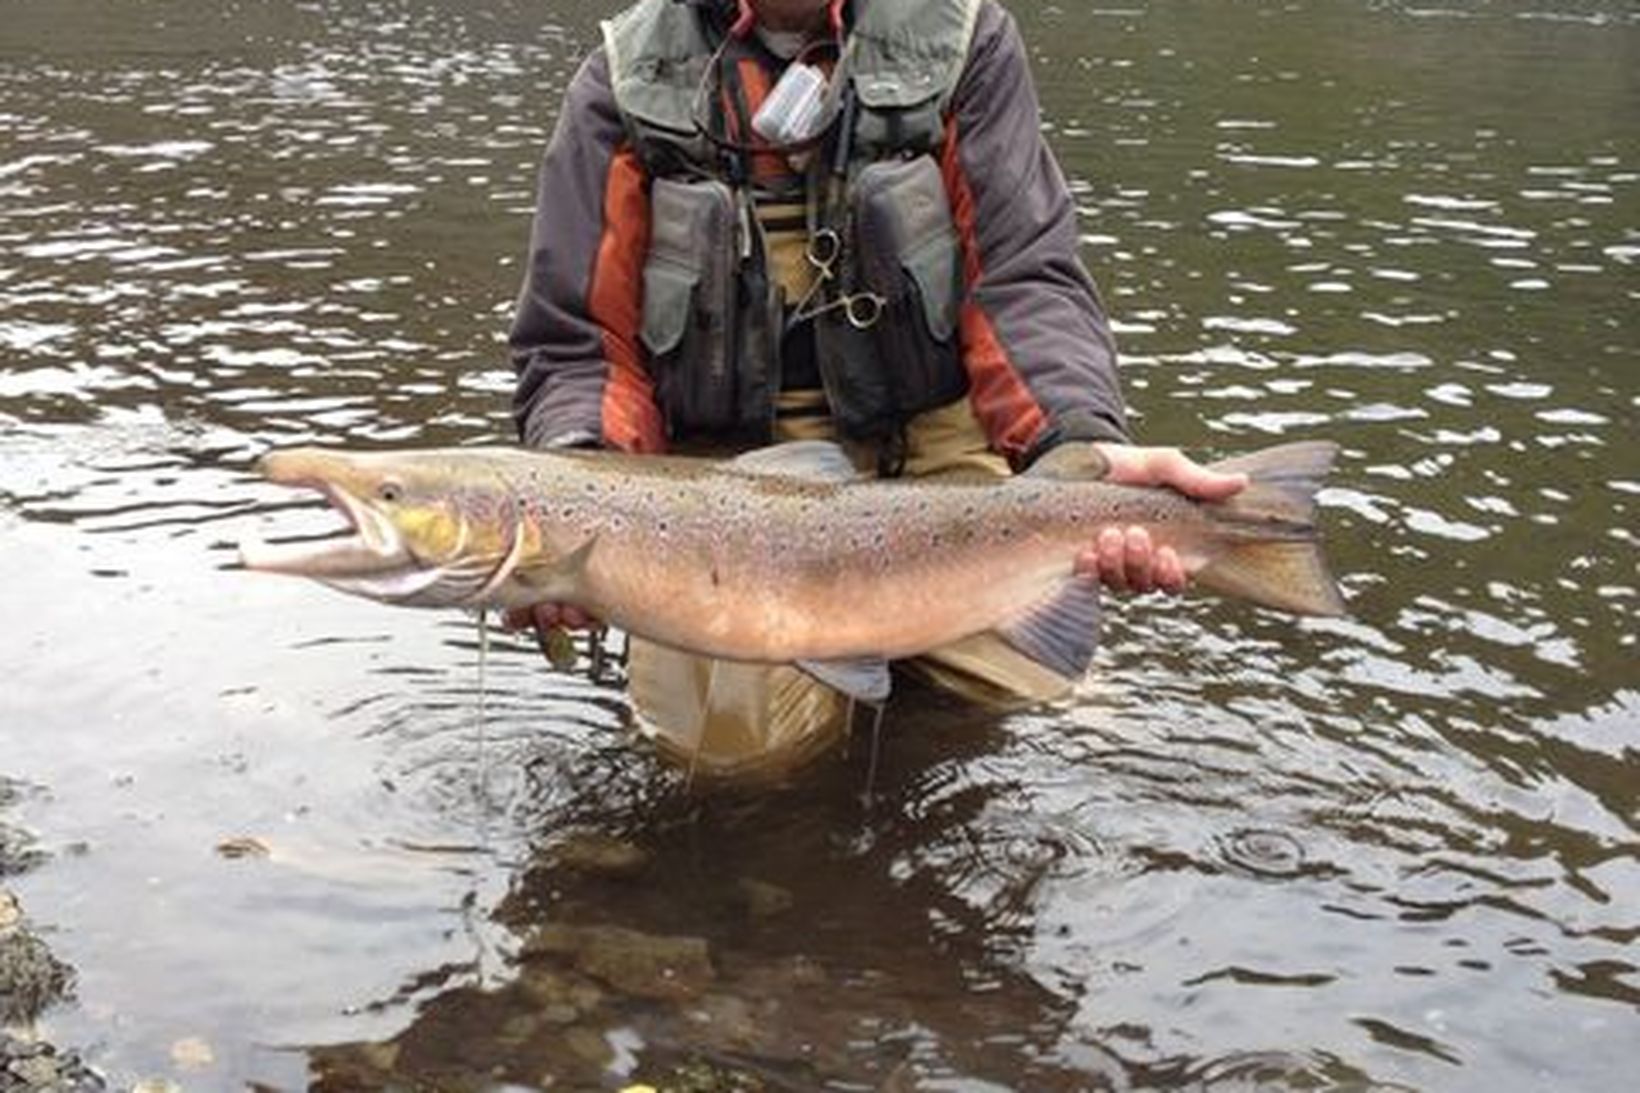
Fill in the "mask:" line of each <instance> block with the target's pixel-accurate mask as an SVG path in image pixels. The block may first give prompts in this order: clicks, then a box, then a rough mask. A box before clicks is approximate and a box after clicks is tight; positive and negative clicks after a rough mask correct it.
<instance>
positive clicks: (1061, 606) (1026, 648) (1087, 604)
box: [997, 577, 1099, 680]
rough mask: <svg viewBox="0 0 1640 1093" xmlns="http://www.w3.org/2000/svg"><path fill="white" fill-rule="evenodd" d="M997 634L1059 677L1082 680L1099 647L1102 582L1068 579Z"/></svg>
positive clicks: (1010, 621) (1076, 578)
mask: <svg viewBox="0 0 1640 1093" xmlns="http://www.w3.org/2000/svg"><path fill="white" fill-rule="evenodd" d="M997 633H998V634H1000V635H1001V636H1002V640H1004V641H1006V642H1007V643H1008V644H1009V645H1012V646H1013V647H1014V648H1015V649H1018V650H1019V651H1020V652H1021V653H1024V654H1025V655H1026V656H1028V657H1030V658H1031V659H1032V660H1034V661H1036V662H1037V663H1038V664H1040V665H1042V666H1043V667H1044V668H1047V669H1048V670H1049V671H1051V672H1053V673H1055V674H1056V675H1061V676H1064V677H1065V678H1066V679H1071V680H1076V679H1081V678H1082V674H1083V673H1084V672H1086V671H1087V670H1088V662H1089V661H1091V660H1092V659H1093V650H1094V647H1095V646H1097V645H1098V644H1099V582H1098V581H1097V580H1095V579H1094V578H1092V577H1069V578H1066V580H1065V581H1064V582H1063V583H1062V584H1060V586H1059V587H1058V588H1056V589H1055V590H1054V592H1053V594H1052V595H1051V596H1049V597H1047V598H1046V599H1044V600H1042V601H1041V602H1040V603H1035V604H1032V605H1031V606H1030V607H1028V608H1026V609H1025V610H1024V611H1022V612H1020V613H1019V614H1018V615H1016V616H1015V617H1014V618H1012V619H1010V620H1009V621H1008V622H1007V623H1005V624H1004V625H1002V626H999V627H997Z"/></svg>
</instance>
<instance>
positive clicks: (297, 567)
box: [239, 480, 415, 580]
mask: <svg viewBox="0 0 1640 1093" xmlns="http://www.w3.org/2000/svg"><path fill="white" fill-rule="evenodd" d="M281 485H288V486H296V487H306V488H309V489H316V490H318V491H319V492H321V493H323V494H324V495H325V498H326V499H327V500H328V501H329V502H330V504H331V506H332V507H333V508H334V509H335V510H336V511H337V512H339V513H340V514H341V515H342V517H343V518H344V519H345V520H346V521H347V523H348V526H349V528H350V529H351V530H352V534H351V535H345V536H341V537H337V538H329V539H312V540H306V541H303V542H291V543H270V542H267V541H266V540H264V539H261V538H260V537H258V536H254V535H252V536H247V537H246V538H245V539H243V540H241V541H240V544H239V560H240V563H241V564H243V565H244V566H245V568H247V569H255V570H260V571H262V572H264V573H286V574H290V575H292V576H297V577H316V578H318V579H320V580H329V579H342V580H345V579H348V578H361V577H371V576H379V575H385V574H389V573H393V572H395V571H400V570H403V569H405V568H407V567H410V566H413V565H414V563H415V560H414V558H412V556H411V554H410V552H409V550H407V549H406V548H405V545H404V541H403V539H402V537H401V536H400V535H399V532H398V529H397V528H395V527H394V526H393V524H392V522H391V521H390V520H388V519H387V518H386V517H384V516H381V515H379V514H378V513H376V512H375V511H374V510H372V509H371V508H369V507H368V506H366V505H364V504H361V503H360V502H359V501H358V499H356V498H354V497H352V496H351V495H350V494H348V493H347V491H345V490H343V489H340V488H338V487H336V486H333V485H331V484H329V483H327V482H320V481H314V480H308V481H285V482H282V483H281Z"/></svg>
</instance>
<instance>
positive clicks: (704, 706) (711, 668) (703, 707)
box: [683, 657, 718, 792]
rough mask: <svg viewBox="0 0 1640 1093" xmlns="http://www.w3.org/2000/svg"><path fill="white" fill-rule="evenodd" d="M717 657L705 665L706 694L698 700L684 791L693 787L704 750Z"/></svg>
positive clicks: (710, 718) (709, 724) (710, 712)
mask: <svg viewBox="0 0 1640 1093" xmlns="http://www.w3.org/2000/svg"><path fill="white" fill-rule="evenodd" d="M717 667H718V662H717V658H716V657H713V658H712V659H711V661H709V662H708V663H707V666H706V694H705V696H704V697H703V698H702V699H701V700H700V728H699V729H698V730H697V731H696V733H695V750H694V752H692V753H691V754H690V756H689V774H688V775H687V776H686V777H685V778H684V780H683V788H684V790H685V792H687V791H689V790H692V789H694V788H695V769H696V768H697V767H699V766H700V753H701V752H702V751H705V750H706V730H707V729H708V728H709V727H710V726H711V724H712V684H713V683H715V682H716V681H717Z"/></svg>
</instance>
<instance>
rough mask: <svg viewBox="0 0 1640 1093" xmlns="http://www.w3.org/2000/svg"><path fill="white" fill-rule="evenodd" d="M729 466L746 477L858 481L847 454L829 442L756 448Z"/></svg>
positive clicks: (795, 443) (790, 442)
mask: <svg viewBox="0 0 1640 1093" xmlns="http://www.w3.org/2000/svg"><path fill="white" fill-rule="evenodd" d="M729 466H731V467H733V468H735V469H736V470H739V471H745V472H747V473H749V474H765V475H775V476H778V477H781V478H802V479H806V480H808V481H810V482H848V481H851V480H853V479H856V478H859V477H860V471H859V469H858V468H856V467H855V466H854V463H853V461H852V460H850V459H849V457H848V453H847V452H845V451H844V450H843V448H842V446H841V445H839V444H834V443H833V442H831V441H829V440H791V441H787V442H786V443H784V444H772V445H770V446H768V447H766V448H755V449H753V450H752V451H749V452H746V453H745V454H743V455H738V456H736V457H735V458H734V459H732V460H730V461H729Z"/></svg>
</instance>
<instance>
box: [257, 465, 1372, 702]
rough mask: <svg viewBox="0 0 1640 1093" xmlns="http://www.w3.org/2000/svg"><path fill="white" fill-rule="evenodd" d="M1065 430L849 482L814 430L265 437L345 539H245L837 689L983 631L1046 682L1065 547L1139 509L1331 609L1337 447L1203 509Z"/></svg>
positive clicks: (1282, 589)
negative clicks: (784, 437)
mask: <svg viewBox="0 0 1640 1093" xmlns="http://www.w3.org/2000/svg"><path fill="white" fill-rule="evenodd" d="M1075 450H1077V449H1075V448H1073V447H1072V446H1066V447H1065V448H1061V449H1058V450H1056V451H1055V452H1050V453H1049V455H1048V456H1047V457H1045V458H1044V459H1043V460H1041V461H1039V462H1038V464H1037V465H1036V466H1035V467H1033V468H1032V470H1031V471H1030V472H1027V473H1026V474H1023V475H1020V476H1018V477H1016V478H1013V479H1008V480H1004V481H997V480H995V479H983V480H981V479H975V480H958V481H945V480H935V481H927V480H892V481H885V480H864V479H861V478H859V477H858V475H857V474H856V471H855V469H854V467H853V465H852V464H851V463H850V462H849V460H848V458H847V456H846V455H845V454H844V452H843V450H842V449H841V448H839V447H837V446H836V445H833V444H830V443H826V442H821V441H802V442H797V443H792V444H782V445H777V446H775V447H772V448H764V449H760V450H759V451H756V452H752V453H749V454H747V455H745V456H742V457H740V458H738V459H734V460H731V461H728V462H712V461H706V460H696V459H684V458H673V457H655V456H627V455H620V454H613V453H606V452H576V451H565V452H533V451H524V450H517V449H501V448H457V449H430V450H417V451H381V452H344V451H330V450H321V449H315V448H303V449H294V450H289V451H282V452H274V453H271V454H269V455H267V456H264V457H263V459H262V460H261V463H260V469H261V471H262V473H263V474H265V475H266V476H267V477H268V478H269V479H271V480H272V481H274V482H279V483H283V484H286V485H291V486H307V487H312V488H316V489H319V490H321V491H323V492H324V493H325V494H326V495H327V496H328V497H329V499H330V501H331V502H332V504H334V505H335V506H336V508H337V509H338V510H340V512H341V513H342V514H343V515H344V516H345V517H346V518H347V519H348V521H349V523H350V524H351V525H352V531H353V534H351V535H349V536H347V537H345V538H335V539H326V540H319V541H309V542H305V543H286V544H280V545H274V544H268V543H263V542H259V541H254V540H253V541H247V542H245V543H244V544H243V545H242V547H241V555H242V558H243V560H244V563H245V565H246V566H248V567H249V568H252V569H260V570H270V571H274V572H281V573H293V574H298V575H301V576H306V577H312V578H315V579H317V580H320V581H323V582H325V583H326V584H329V585H332V586H334V587H336V588H339V589H342V590H343V591H346V592H352V593H355V594H358V595H361V596H368V597H370V598H372V599H377V600H383V601H386V602H389V603H399V604H412V605H418V606H429V607H442V606H456V605H461V606H469V607H490V606H518V605H524V604H530V603H536V602H540V601H543V600H553V601H559V602H564V603H572V604H576V605H578V606H580V607H582V608H584V609H585V610H587V611H588V612H590V613H591V614H593V615H596V616H598V617H599V618H602V619H604V620H607V621H608V622H609V623H611V624H613V625H615V626H618V627H621V628H622V629H625V630H627V631H630V632H631V633H633V634H637V635H640V636H642V637H646V638H649V639H651V640H653V641H656V642H660V643H662V644H664V645H669V646H673V647H675V648H679V649H683V650H688V651H692V652H697V653H701V654H705V655H709V656H714V657H722V658H726V659H731V660H743V661H763V662H794V663H797V664H799V665H800V666H802V667H803V668H805V669H806V670H808V671H810V672H811V673H812V674H814V675H816V676H817V677H819V678H821V679H823V680H825V681H826V682H828V683H831V684H832V685H834V686H838V687H839V688H840V689H843V690H845V691H848V692H849V693H851V694H854V695H857V696H859V697H865V698H873V699H876V698H881V697H882V696H883V695H885V694H886V693H887V671H886V665H885V662H886V661H888V660H893V659H896V658H900V657H909V656H914V655H916V654H919V653H923V652H927V651H929V650H931V649H934V648H937V647H939V646H942V645H945V644H948V643H950V642H952V641H955V640H957V639H959V638H963V637H967V636H968V635H971V634H976V633H979V632H981V631H986V630H994V631H996V632H997V633H999V634H1001V635H1002V636H1003V637H1004V638H1005V639H1006V640H1007V641H1008V642H1009V643H1010V644H1012V645H1013V646H1014V647H1016V648H1018V649H1019V650H1021V651H1022V652H1024V653H1026V654H1027V655H1028V656H1030V657H1032V658H1033V659H1035V660H1037V661H1038V662H1040V663H1042V664H1043V665H1045V666H1047V667H1049V668H1051V669H1053V670H1054V671H1056V672H1058V673H1059V674H1061V675H1064V676H1067V677H1071V678H1076V677H1078V676H1080V675H1081V674H1082V672H1083V671H1084V670H1085V669H1086V667H1087V664H1088V661H1089V659H1090V658H1091V656H1092V653H1093V649H1094V645H1095V642H1096V640H1097V629H1098V603H1099V599H1098V585H1097V583H1096V582H1095V581H1094V580H1092V579H1091V578H1088V577H1082V576H1075V575H1073V573H1072V563H1073V561H1074V559H1075V557H1076V555H1077V554H1078V553H1079V552H1080V551H1082V550H1084V549H1085V548H1086V547H1087V546H1088V545H1089V544H1090V543H1091V541H1092V539H1093V537H1094V534H1095V532H1096V530H1097V529H1099V528H1101V527H1104V526H1107V525H1113V524H1114V525H1124V526H1126V525H1135V524H1137V525H1140V526H1142V527H1145V528H1147V529H1149V532H1150V534H1151V536H1152V537H1153V540H1154V541H1155V542H1156V543H1158V544H1165V545H1170V546H1172V547H1174V548H1175V549H1176V550H1177V551H1178V552H1179V555H1180V557H1181V559H1182V560H1183V562H1184V563H1185V565H1186V567H1187V569H1189V570H1191V571H1194V572H1195V573H1196V580H1197V581H1199V582H1200V583H1201V584H1203V585H1205V586H1207V587H1209V588H1212V589H1216V590H1218V591H1221V592H1227V593H1233V594H1236V595H1240V596H1244V597H1246V598H1248V599H1251V600H1253V601H1255V602H1257V603H1261V604H1264V605H1266V606H1269V607H1274V608H1279V609H1282V610H1286V611H1292V612H1297V613H1301V614H1320V615H1332V614H1338V613H1340V612H1341V611H1342V610H1343V600H1342V598H1341V597H1340V595H1339V591H1338V587H1337V585H1336V584H1335V583H1334V581H1333V579H1332V577H1331V576H1330V575H1329V574H1328V572H1327V569H1326V565H1325V563H1324V562H1323V560H1322V557H1321V553H1320V550H1319V548H1318V547H1317V544H1316V538H1317V532H1316V527H1315V521H1314V510H1315V500H1314V495H1315V491H1316V489H1317V488H1318V487H1319V485H1320V482H1321V480H1322V478H1323V477H1324V476H1325V475H1326V473H1327V471H1328V470H1329V469H1330V468H1331V465H1332V461H1333V458H1334V456H1335V454H1336V452H1337V448H1336V446H1335V445H1333V444H1331V443H1326V442H1320V441H1312V442H1302V443H1296V444H1287V445H1283V446H1280V447H1275V448H1269V449H1266V450H1264V451H1260V452H1256V453H1253V454H1250V455H1244V456H1240V457H1237V458H1234V459H1229V460H1225V461H1224V462H1221V463H1218V464H1216V465H1215V466H1214V469H1216V470H1221V471H1229V472H1242V473H1245V474H1246V475H1247V476H1248V478H1249V485H1248V487H1247V488H1246V489H1244V490H1243V491H1241V492H1240V493H1238V494H1236V495H1235V496H1234V497H1232V498H1230V499H1229V500H1228V501H1224V502H1220V503H1215V504H1204V503H1199V502H1196V501H1192V500H1190V499H1188V498H1186V497H1183V496H1181V495H1180V494H1178V493H1175V492H1173V491H1172V490H1167V489H1149V488H1136V487H1130V486H1118V485H1111V484H1108V483H1105V482H1102V481H1099V480H1098V479H1096V478H1092V477H1089V476H1088V474H1087V473H1086V472H1087V468H1086V465H1085V464H1082V463H1079V461H1078V459H1077V457H1076V456H1075V455H1073V454H1070V453H1072V452H1074V451H1075Z"/></svg>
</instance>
